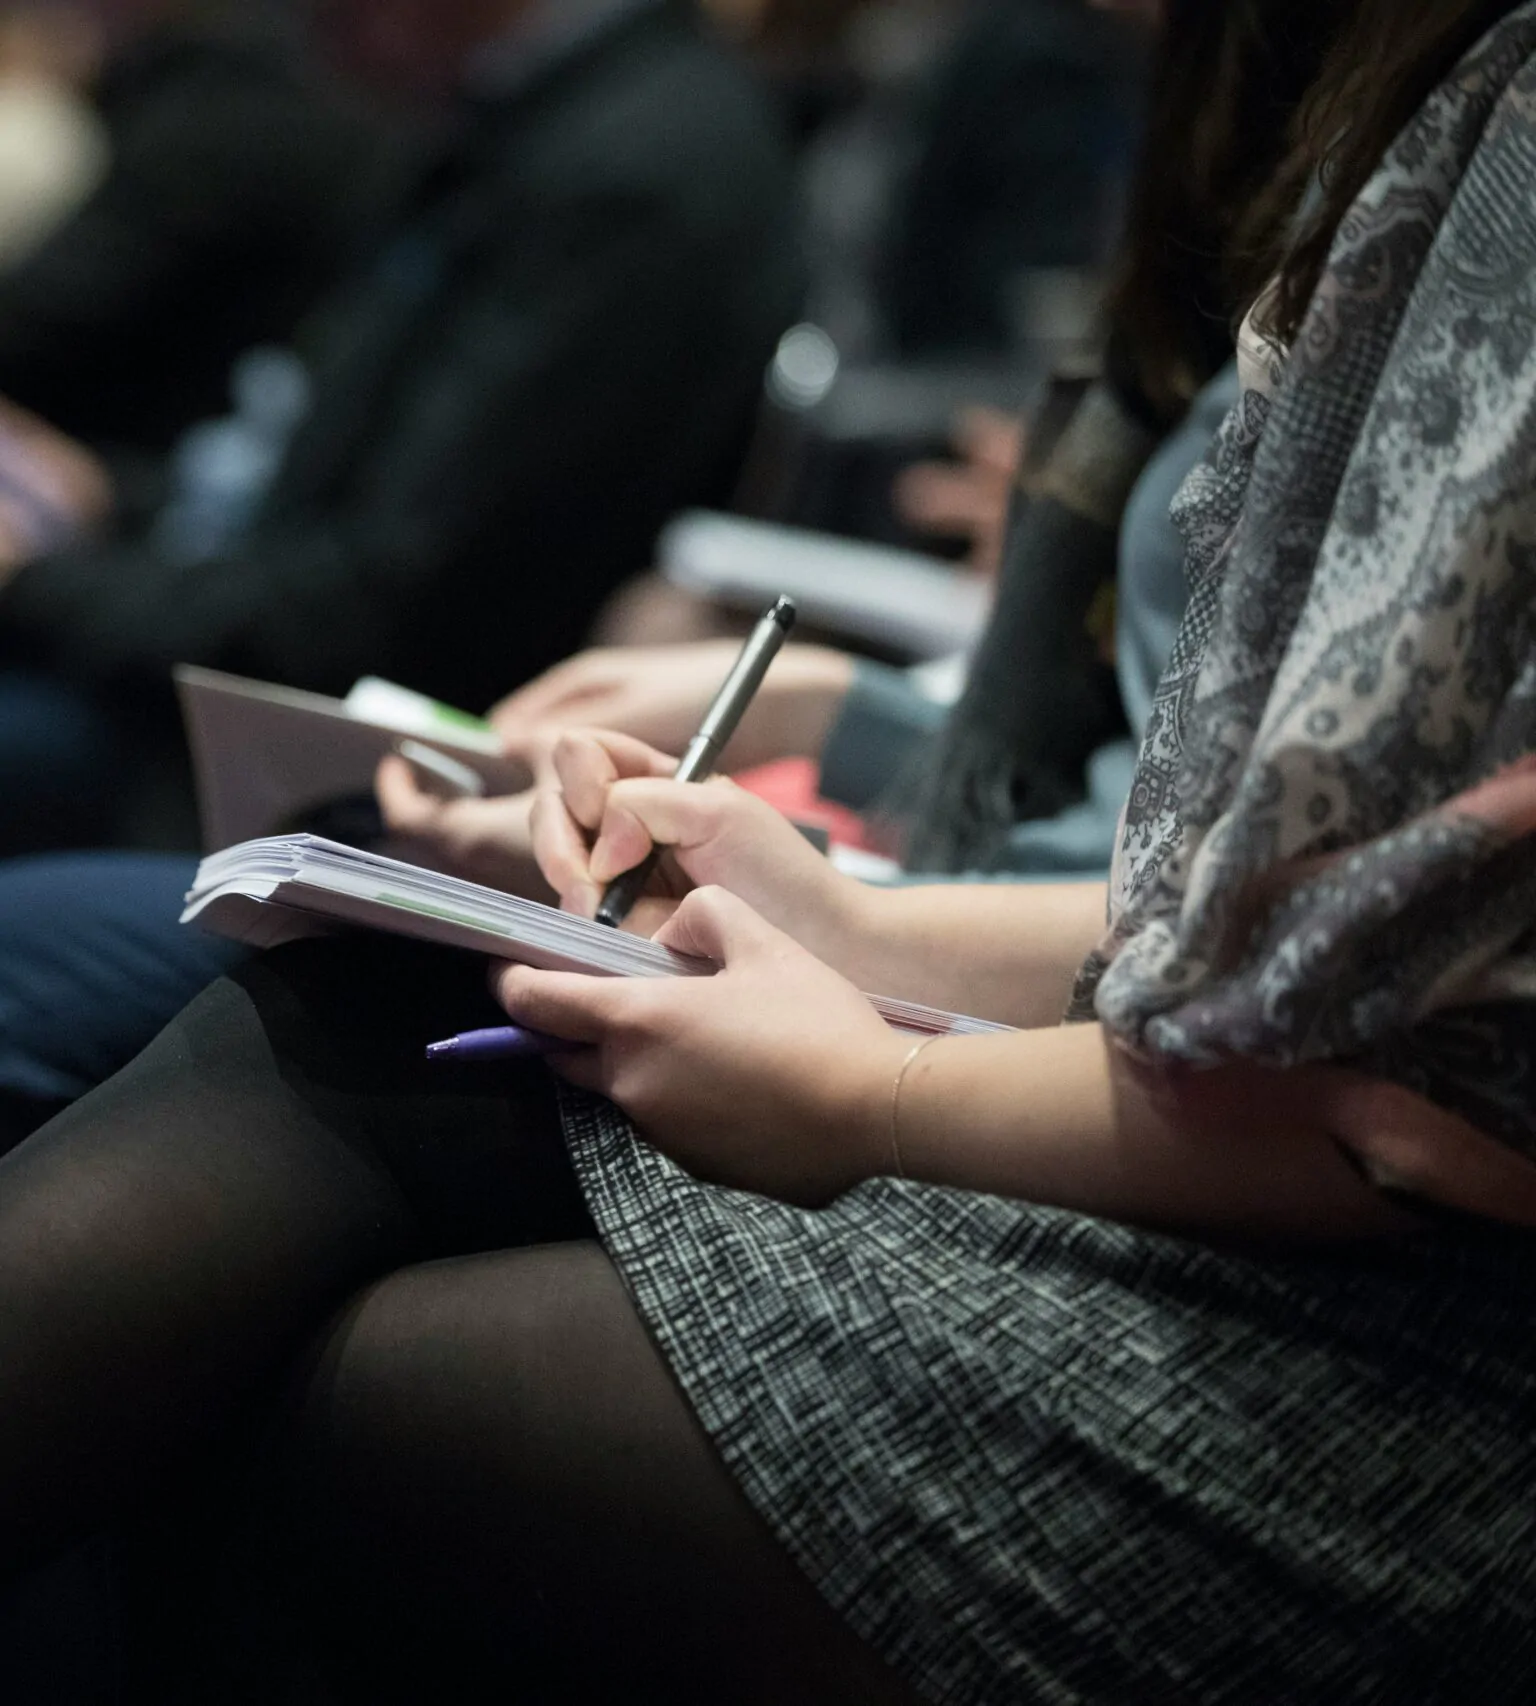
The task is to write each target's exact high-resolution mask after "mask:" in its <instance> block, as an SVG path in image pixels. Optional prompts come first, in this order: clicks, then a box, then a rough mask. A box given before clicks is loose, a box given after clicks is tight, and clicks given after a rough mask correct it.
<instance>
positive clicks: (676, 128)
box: [0, 0, 800, 849]
mask: <svg viewBox="0 0 1536 1706" xmlns="http://www.w3.org/2000/svg"><path fill="white" fill-rule="evenodd" d="M320 17H321V20H322V22H323V24H324V26H325V29H326V32H327V35H328V38H329V40H330V41H331V42H332V43H333V44H335V46H336V48H337V49H338V51H339V52H340V54H341V56H342V57H343V58H344V60H345V61H346V63H348V64H349V65H350V66H351V67H352V68H353V69H355V70H356V71H357V72H358V73H360V74H362V75H364V76H366V77H367V78H369V79H370V81H371V82H372V83H373V84H374V85H375V86H384V85H389V86H394V87H397V88H399V89H401V91H402V92H403V93H408V94H409V95H410V96H411V97H412V98H414V99H416V100H417V101H422V100H436V101H437V102H439V103H440V104H441V106H442V114H443V116H442V118H441V120H440V123H439V125H438V140H437V141H436V142H435V144H434V146H433V147H432V149H431V150H430V151H429V153H428V157H427V158H426V160H425V161H424V162H423V164H422V168H421V170H420V172H419V174H418V177H417V181H416V184H415V187H414V189H413V191H412V192H411V194H410V195H409V196H408V197H407V198H406V200H405V204H404V206H403V208H402V210H401V212H400V214H399V215H398V217H397V219H396V221H395V224H394V226H393V229H392V231H391V233H390V234H389V236H388V239H387V240H386V241H385V242H384V243H383V244H382V246H381V247H380V249H379V251H378V253H377V254H376V256H375V258H374V259H373V260H371V261H370V262H369V263H368V264H366V265H365V266H364V267H363V268H362V269H361V270H360V271H359V272H358V274H357V275H356V276H355V277H354V278H353V280H352V281H351V282H350V283H349V284H346V285H344V286H341V287H339V288H338V290H337V291H336V292H335V293H334V295H333V296H332V297H331V298H330V299H329V300H328V301H327V303H326V304H325V306H324V308H323V310H322V311H321V313H320V314H319V315H318V316H317V319H316V321H315V326H314V331H313V333H312V335H311V336H309V337H308V338H307V339H306V350H307V353H308V356H309V361H308V372H307V375H306V376H305V387H306V389H307V392H308V401H307V404H302V405H301V406H300V407H298V408H296V409H291V410H288V406H287V404H285V405H284V408H285V411H287V412H289V413H291V414H292V416H293V417H294V418H293V420H292V421H288V420H285V421H284V422H283V423H282V425H281V427H280V429H279V430H278V432H277V433H276V434H275V436H276V438H277V439H278V442H277V443H276V444H275V445H268V446H266V447H265V450H264V453H263V456H262V457H259V458H258V459H257V462H256V467H257V473H258V475H259V478H257V479H256V480H254V481H251V482H248V483H247V487H246V489H244V490H241V491H237V492H234V493H232V494H228V495H227V502H225V504H224V508H223V510H222V512H221V511H220V507H219V504H218V503H217V502H215V503H213V504H211V505H210V504H209V503H207V502H205V501H204V499H205V497H206V495H207V494H206V493H200V492H198V491H197V490H194V489H191V488H192V487H194V486H195V484H196V481H197V479H198V478H199V477H200V473H201V470H200V468H199V465H198V462H197V459H196V458H195V457H194V458H192V459H191V461H190V462H187V461H185V460H184V461H183V462H182V464H181V474H182V477H183V483H182V485H181V486H180V487H179V488H178V489H177V490H175V491H173V493H172V498H171V501H170V502H169V503H168V504H167V506H166V508H165V510H164V511H163V512H162V513H161V515H160V516H159V517H157V519H156V521H155V523H154V524H152V525H151V526H149V527H148V528H144V529H139V530H136V531H135V530H129V531H128V533H127V534H126V536H123V537H119V538H116V539H113V540H110V541H108V542H106V543H100V544H86V545H83V546H80V547H77V548H75V549H72V550H66V551H59V552H53V553H48V554H43V555H35V556H28V555H26V554H24V553H23V554H19V555H18V556H16V557H15V558H14V559H13V560H12V561H11V562H9V563H6V564H4V565H0V700H3V697H4V693H5V688H6V676H5V674H4V673H3V672H4V671H5V670H10V671H17V670H23V671H26V672H27V675H28V683H27V687H28V691H29V692H30V691H31V688H32V685H33V684H35V682H36V680H37V678H38V676H39V675H41V676H42V677H44V679H45V683H46V690H47V691H48V692H49V693H51V694H54V695H58V694H59V693H62V694H64V695H65V696H67V697H68V698H69V699H70V700H71V701H72V703H73V704H74V705H75V706H76V707H77V709H78V713H79V715H80V716H82V717H84V718H87V719H89V718H91V717H95V719H96V721H97V724H98V727H100V728H101V729H102V738H103V744H105V742H106V741H107V739H108V738H109V737H111V738H116V739H118V740H120V741H122V740H126V742H127V743H128V752H129V754H130V758H129V761H128V762H127V763H126V764H121V763H120V764H119V765H118V770H119V774H126V776H127V778H128V780H129V781H130V783H131V784H133V785H135V786H136V787H137V788H138V789H139V790H140V792H141V793H142V792H143V791H144V790H146V789H147V788H149V787H150V785H151V779H152V778H154V777H155V776H156V775H157V774H159V773H164V774H167V775H169V776H170V777H171V783H170V788H169V793H170V796H171V799H170V803H169V804H168V805H167V806H165V807H164V808H162V815H161V817H160V819H159V823H158V829H159V833H160V834H161V835H164V836H175V837H176V838H177V839H180V837H181V836H182V835H184V834H185V833H186V832H187V828H188V822H189V809H188V806H187V802H186V794H185V784H184V781H183V779H182V777H181V773H180V769H179V766H180V763H181V742H180V734H179V730H178V729H177V727H176V724H175V720H174V714H173V710H172V705H171V699H170V692H169V687H170V682H169V672H170V669H171V666H172V665H174V664H176V663H178V662H195V663H203V664H209V665H213V666H217V667H222V668H228V669H232V670H235V671H238V672H241V673H245V674H250V675H256V676H261V677H265V678H268V679H272V680H276V681H281V682H285V683H287V684H290V685H293V686H300V687H308V688H314V689H318V690H321V691H345V690H346V688H347V687H348V686H349V685H350V684H351V682H352V681H353V680H354V679H355V678H356V677H357V676H358V675H360V674H363V673H367V672H378V673H383V674H388V675H391V676H394V677H396V678H398V679H400V680H402V681H405V682H407V683H409V684H411V685H413V686H416V687H418V688H421V689H423V690H425V691H428V692H435V693H439V694H443V695H445V696H446V695H447V694H448V693H450V692H454V693H457V694H459V695H460V696H461V697H463V698H464V699H466V700H467V701H468V702H470V703H475V702H477V701H478V702H481V703H485V702H489V700H490V699H491V698H492V697H494V695H495V693H496V692H497V691H498V690H499V689H501V688H503V687H504V686H505V684H506V683H507V681H508V680H509V679H510V680H518V679H520V678H521V679H526V678H528V677H529V676H531V675H533V674H535V673H536V672H537V671H538V670H539V669H541V668H543V667H545V666H546V665H548V664H549V663H551V662H552V661H554V660H556V659H558V658H560V657H563V656H565V655H566V654H567V653H569V652H570V651H571V650H572V649H573V648H574V647H575V646H576V645H577V644H579V642H580V640H581V639H582V636H583V635H584V633H585V631H586V629H587V626H588V624H589V623H590V621H591V618H592V615H593V613H594V612H595V610H596V609H597V607H598V605H599V604H600V603H601V601H602V599H603V598H604V597H605V596H606V594H607V593H608V592H610V591H611V590H612V588H613V587H614V586H615V585H616V584H617V583H618V581H619V580H620V579H622V578H623V577H624V576H625V575H627V574H629V573H632V572H633V571H634V570H635V569H636V568H637V567H639V566H640V565H641V564H643V563H644V561H645V560H646V558H647V556H648V553H649V550H650V546H651V542H652V540H653V538H654V536H655V534H656V532H657V530H658V529H659V527H660V525H661V524H662V522H663V521H664V520H665V519H666V518H667V516H669V515H670V514H671V513H672V512H673V511H674V510H675V509H677V508H678V507H680V506H683V505H685V504H687V503H690V502H699V501H708V500H710V499H712V498H713V499H718V498H719V497H720V496H722V495H723V493H724V490H725V489H726V486H727V485H728V483H729V481H730V480H731V478H732V477H733V474H734V469H735V464H736V462H737V460H738V459H739V455H740V451H741V448H742V445H743V442H744V438H745V434H746V430H747V426H748V422H749V419H750V416H751V413H752V410H753V408H754V406H755V403H756V399H757V396H758V392H759V388H760V384H761V374H762V370H763V366H764V364H765V362H766V360H767V357H768V355H769V353H770V352H771V350H772V348H773V346H774V343H775V341H776V339H777V337H778V336H779V334H780V333H781V332H782V330H783V328H784V326H785V325H786V324H787V323H788V322H789V320H790V318H791V316H792V312H793V309H794V305H795V301H796V297H797V292H798V285H799V277H800V265H799V258H798V250H797V244H796V240H795V234H794V228H793V221H792V212H791V202H790V179H789V169H788V161H787V157H786V153H785V150H784V147H783V144H782V141H781V138H780V135H779V131H778V127H777V125H776V123H775V121H774V117H773V114H772V112H771V110H770V109H769V107H768V105H767V103H766V101H765V99H764V98H763V97H762V96H761V94H760V92H759V91H758V90H757V89H756V87H755V86H754V82H753V79H752V77H751V75H750V74H749V73H748V71H747V70H746V69H745V68H744V67H742V66H741V65H740V64H739V63H738V62H737V61H736V60H735V59H733V58H732V57H731V55H730V54H728V53H727V52H726V51H725V50H723V49H722V48H721V47H719V46H718V45H715V44H714V43H712V42H710V41H709V40H708V39H707V38H706V36H705V35H704V34H703V33H702V31H701V29H700V27H699V25H698V22H697V20H696V19H695V18H694V17H693V16H692V8H691V7H689V6H686V5H679V4H673V3H668V0H584V3H583V4H580V5H575V4H572V3H570V0H561V3H558V4H557V3H555V0H366V3H365V0H327V3H326V4H325V5H324V6H323V7H321V9H320ZM280 389H281V387H280ZM194 448H195V446H194ZM214 496H215V497H216V498H217V497H218V496H219V494H218V493H215V494H214ZM210 511H211V513H210ZM189 515H190V516H192V517H193V518H194V519H195V520H196V523H197V525H196V526H192V527H187V526H185V525H183V523H184V522H186V520H187V518H188V517H189ZM11 679H12V680H14V679H15V677H14V675H12V677H11ZM56 774H57V771H56V767H55V766H54V764H53V763H52V761H51V759H50V756H49V754H48V752H47V750H46V746H45V745H39V744H38V743H36V742H33V741H30V740H28V741H25V742H23V741H18V740H16V739H13V738H10V737H8V734H7V729H6V726H5V725H4V723H3V721H0V846H6V847H9V848H12V849H15V848H17V847H18V846H25V845H27V844H28V837H29V836H32V837H33V838H32V841H31V844H32V845H36V840H35V836H33V832H32V831H31V829H30V827H29V826H30V824H31V822H32V821H33V820H34V819H35V818H36V816H37V809H36V806H35V802H36V801H37V800H38V799H39V798H40V797H41V796H42V795H45V794H47V793H48V792H50V790H55V789H56V783H55V777H56ZM71 798H72V800H73V801H75V802H77V803H79V804H82V805H84V806H86V807H89V806H91V805H99V804H101V803H102V802H101V797H100V794H99V793H98V794H97V795H96V797H95V799H92V797H91V796H90V794H89V793H88V792H87V793H85V794H82V793H81V792H80V791H78V790H77V791H75V792H74V793H73V794H72V796H71ZM109 821H110V820H109ZM118 821H121V820H118ZM95 831H96V834H97V835H98V836H99V835H101V834H103V833H104V832H108V831H106V830H104V826H102V825H101V824H100V823H99V822H98V824H97V825H96V826H95ZM87 833H88V832H87V831H85V830H82V831H81V832H80V833H79V834H77V837H76V839H77V840H80V839H85V838H86V834H87ZM143 833H149V832H148V831H144V832H143Z"/></svg>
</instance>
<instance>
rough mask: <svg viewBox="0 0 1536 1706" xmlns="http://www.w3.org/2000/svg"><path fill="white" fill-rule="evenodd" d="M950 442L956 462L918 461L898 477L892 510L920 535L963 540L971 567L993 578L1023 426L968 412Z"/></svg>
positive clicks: (994, 414)
mask: <svg viewBox="0 0 1536 1706" xmlns="http://www.w3.org/2000/svg"><path fill="white" fill-rule="evenodd" d="M954 444H955V460H954V461H952V462H917V463H914V464H913V465H912V466H911V467H910V468H907V469H905V470H903V472H902V473H901V474H900V475H899V476H898V477H897V480H896V489H895V493H894V498H895V504H896V512H897V514H898V515H900V516H901V518H902V519H903V520H904V521H905V522H906V523H907V525H908V526H909V527H912V528H915V529H916V530H917V531H918V532H919V533H927V534H932V535H934V536H935V537H942V538H949V539H963V540H965V541H966V542H967V544H968V545H969V547H970V549H969V551H968V553H967V559H966V560H967V563H968V564H969V566H970V567H971V568H972V569H975V570H976V571H977V572H978V573H981V574H985V575H988V576H992V575H995V574H996V573H997V571H998V567H999V565H1000V564H1001V562H1002V556H1003V537H1004V534H1005V533H1006V532H1007V528H1008V512H1009V509H1010V507H1011V505H1012V502H1013V492H1014V487H1015V485H1016V484H1017V482H1018V477H1019V469H1020V468H1021V466H1022V465H1023V461H1024V426H1023V423H1022V422H1021V421H1020V420H1018V419H1017V418H1016V417H1015V416H1013V415H1005V414H1002V413H1000V412H999V411H998V410H996V409H984V408H973V409H967V410H965V411H964V413H963V414H962V415H961V416H960V419H959V422H958V423H957V424H956V427H955V436H954Z"/></svg>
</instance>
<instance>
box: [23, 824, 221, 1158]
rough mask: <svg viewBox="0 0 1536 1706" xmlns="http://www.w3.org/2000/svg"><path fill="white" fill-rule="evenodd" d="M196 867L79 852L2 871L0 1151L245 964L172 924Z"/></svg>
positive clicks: (212, 940) (186, 859)
mask: <svg viewBox="0 0 1536 1706" xmlns="http://www.w3.org/2000/svg"><path fill="white" fill-rule="evenodd" d="M196 866H197V861H196V859H195V858H193V857H190V856H181V855H167V856H159V855H129V854H115V853H84V854H77V855H73V856H69V857H65V856H58V855H55V856H54V857H51V858H47V859H26V860H18V861H16V862H15V863H13V864H10V865H7V866H6V867H5V868H4V870H3V872H0V1144H3V1141H4V1138H5V1134H6V1132H7V1130H9V1131H10V1133H11V1134H12V1135H13V1136H14V1135H19V1133H20V1131H21V1130H24V1129H29V1128H30V1127H31V1126H32V1125H35V1124H36V1123H38V1121H39V1120H40V1119H41V1118H45V1117H47V1115H49V1114H51V1113H52V1112H53V1111H54V1110H55V1109H56V1108H58V1107H61V1106H63V1105H64V1104H66V1103H68V1102H72V1101H74V1100H75V1098H76V1097H78V1096H81V1095H83V1094H84V1093H85V1092H86V1091H87V1090H90V1089H93V1088H94V1087H95V1086H96V1085H98V1084H100V1083H102V1082H104V1081H105V1080H106V1079H108V1078H110V1077H111V1076H112V1074H113V1073H115V1072H116V1071H117V1070H118V1069H119V1068H120V1067H123V1066H126V1065H127V1063H128V1062H129V1061H130V1060H132V1059H133V1057H134V1056H135V1055H136V1054H137V1053H138V1052H139V1051H140V1049H142V1048H143V1047H144V1046H145V1044H146V1043H148V1042H149V1041H151V1039H152V1038H153V1037H154V1036H155V1035H156V1033H157V1032H159V1031H160V1030H161V1029H162V1028H163V1027H164V1026H165V1025H166V1024H167V1023H168V1022H169V1021H170V1020H171V1019H172V1018H174V1017H175V1016H176V1014H177V1013H179V1012H180V1011H181V1009H182V1008H183V1007H184V1006H185V1005H186V1003H187V1002H188V1001H190V1000H191V999H192V997H193V996H194V995H196V994H197V992H198V990H200V989H201V988H202V987H203V986H204V985H205V984H207V983H209V982H211V981H212V980H213V979H214V978H215V977H217V976H219V975H220V973H221V972H223V971H224V970H225V969H226V968H227V967H229V966H230V965H233V964H234V963H235V962H236V960H237V959H239V958H240V957H241V955H242V953H243V950H242V949H240V948H238V947H236V946H235V945H234V944H232V943H229V942H224V941H221V940H219V939H218V938H217V937H214V936H207V935H204V934H203V932H202V931H200V930H195V929H183V928H182V927H181V925H180V924H178V923H177V919H178V917H179V916H180V913H181V906H182V897H183V896H184V895H185V893H186V891H187V889H188V888H189V887H190V885H191V881H192V874H193V872H194V870H195V869H196Z"/></svg>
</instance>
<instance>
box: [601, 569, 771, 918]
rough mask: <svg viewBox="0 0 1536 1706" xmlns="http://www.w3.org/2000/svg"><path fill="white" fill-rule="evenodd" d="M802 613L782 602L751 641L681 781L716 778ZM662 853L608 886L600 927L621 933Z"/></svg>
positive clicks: (679, 774) (707, 716)
mask: <svg viewBox="0 0 1536 1706" xmlns="http://www.w3.org/2000/svg"><path fill="white" fill-rule="evenodd" d="M797 614H798V612H797V611H796V609H795V603H794V600H793V599H790V598H781V599H779V600H778V602H777V603H776V604H775V605H774V606H773V608H772V609H771V610H769V611H768V612H766V614H765V615H764V616H763V619H762V621H761V622H759V623H758V625H757V626H756V627H755V628H754V629H753V630H752V632H751V633H750V634H749V635H748V636H747V643H746V644H745V645H744V646H743V647H742V648H741V655H740V657H738V658H737V659H736V662H735V664H734V665H733V666H732V669H731V673H730V674H729V675H728V676H726V678H725V682H724V684H723V685H722V687H721V689H720V691H719V692H718V693H717V694H716V695H715V699H714V703H713V704H712V705H711V706H710V707H709V709H708V711H706V712H705V713H704V721H703V722H702V723H701V724H700V725H699V732H698V733H697V734H696V735H695V736H694V737H693V739H692V740H691V741H690V742H689V743H688V750H687V751H686V752H685V753H684V754H683V757H682V762H681V763H680V764H679V765H678V767H677V770H676V772H675V776H676V780H677V781H679V782H704V781H707V780H708V779H709V777H710V776H712V775H713V774H714V769H715V765H716V764H717V763H718V762H719V759H720V754H721V753H722V752H723V751H724V750H725V748H726V745H727V744H728V743H729V741H730V738H731V736H732V735H733V734H735V732H736V729H737V726H738V725H739V724H740V722H741V719H742V718H743V716H745V715H746V711H747V707H748V706H749V705H750V704H751V703H752V701H753V699H754V698H755V697H756V695H757V690H758V688H759V687H761V686H762V684H763V677H764V676H765V675H767V673H768V666H769V665H770V664H771V663H772V662H773V660H774V659H775V658H776V657H777V656H778V655H779V648H780V647H781V646H782V645H783V644H784V642H785V640H787V639H788V638H789V633H790V630H791V629H792V628H793V627H794V625H795V618H796V616H797ZM663 851H664V849H662V848H660V847H654V848H652V849H651V852H650V854H649V856H648V857H647V858H646V859H645V860H643V861H642V862H641V863H640V864H638V865H636V866H635V868H634V869H633V870H632V871H625V872H624V873H623V875H622V876H617V877H615V878H614V879H613V881H612V882H611V883H609V885H608V887H607V890H606V891H605V892H604V894H603V900H602V904H601V905H600V906H599V907H598V909H597V914H596V916H597V921H598V923H599V924H607V925H610V926H612V927H613V928H614V929H617V928H618V926H619V925H621V924H622V923H623V922H624V920H625V919H626V918H628V917H629V915H630V913H631V912H632V911H633V910H634V906H635V902H636V901H638V900H639V898H640V896H641V895H642V894H644V893H645V885H646V884H647V883H648V882H649V881H650V880H651V875H652V873H653V872H654V871H655V869H656V866H657V863H658V861H659V860H660V858H661V855H662V853H663Z"/></svg>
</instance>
